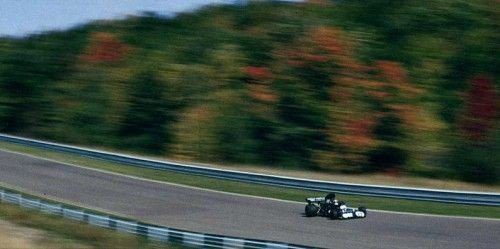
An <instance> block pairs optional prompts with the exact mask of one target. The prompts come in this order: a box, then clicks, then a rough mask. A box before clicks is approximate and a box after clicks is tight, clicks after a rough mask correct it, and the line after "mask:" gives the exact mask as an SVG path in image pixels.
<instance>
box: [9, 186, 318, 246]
mask: <svg viewBox="0 0 500 249" xmlns="http://www.w3.org/2000/svg"><path fill="white" fill-rule="evenodd" d="M0 202H5V203H10V204H14V205H18V206H21V207H24V208H29V209H35V210H38V211H42V212H44V213H48V214H53V215H59V216H63V217H65V218H68V219H72V220H76V221H80V222H85V223H87V224H89V225H93V226H98V227H104V228H108V229H113V230H116V231H119V232H125V233H131V234H136V235H141V236H145V237H147V238H148V239H152V240H157V241H163V242H171V243H176V244H182V245H186V246H189V247H199V248H221V249H232V248H239V249H241V248H243V249H262V248H274V249H280V248H281V249H302V248H311V247H307V246H301V245H293V244H286V243H281V242H275V241H265V240H253V239H245V238H238V237H228V236H223V235H215V234H204V233H196V232H190V231H184V230H179V229H174V228H169V227H164V226H157V225H151V224H146V223H142V222H138V221H134V220H127V219H123V218H119V217H114V216H111V215H107V214H100V213H97V212H94V211H91V210H86V209H77V208H75V207H70V206H66V205H65V204H63V203H56V202H51V201H45V200H41V199H38V198H35V197H31V196H27V195H24V194H22V193H20V192H17V191H12V190H7V189H3V188H1V187H0Z"/></svg>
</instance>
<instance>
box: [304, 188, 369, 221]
mask: <svg viewBox="0 0 500 249" xmlns="http://www.w3.org/2000/svg"><path fill="white" fill-rule="evenodd" d="M306 202H307V205H306V210H305V213H306V216H307V217H313V216H318V215H319V216H325V217H330V218H332V219H355V218H365V217H366V208H364V207H359V208H351V207H347V206H346V204H345V203H344V202H343V201H338V200H336V199H335V194H334V193H330V194H328V195H327V196H326V197H311V198H307V199H306Z"/></svg>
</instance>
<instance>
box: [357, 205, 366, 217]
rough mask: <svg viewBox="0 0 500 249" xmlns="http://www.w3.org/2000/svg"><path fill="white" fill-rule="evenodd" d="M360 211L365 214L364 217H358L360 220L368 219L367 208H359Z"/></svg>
mask: <svg viewBox="0 0 500 249" xmlns="http://www.w3.org/2000/svg"><path fill="white" fill-rule="evenodd" d="M358 211H361V212H363V213H364V214H365V215H364V216H363V217H358V218H365V217H366V208H365V207H359V208H358Z"/></svg>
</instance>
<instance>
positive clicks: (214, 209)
mask: <svg viewBox="0 0 500 249" xmlns="http://www.w3.org/2000/svg"><path fill="white" fill-rule="evenodd" d="M1 183H6V184H9V185H12V186H16V187H18V188H21V189H24V190H26V191H29V192H32V193H37V194H40V195H45V196H46V197H55V198H58V199H62V200H67V201H69V202H72V203H76V204H78V205H81V206H84V207H89V208H96V209H100V210H109V211H112V212H113V213H118V214H123V215H126V216H129V217H134V218H137V219H139V220H142V221H145V222H150V223H154V224H160V225H165V226H169V227H174V228H178V229H185V230H191V231H196V232H203V233H214V234H223V235H229V236H238V237H246V238H252V239H264V240H274V241H281V242H288V243H295V244H301V245H309V246H317V247H325V248H353V249H354V248H355V249H358V248H454V249H455V248H475V249H479V248H498V247H497V246H498V245H500V220H487V219H464V218H449V217H432V216H419V215H404V214H392V213H378V212H370V210H369V207H368V217H367V218H366V219H360V220H348V221H336V220H329V219H327V218H322V217H315V218H306V217H304V216H303V210H304V205H303V204H298V203H290V202H281V201H273V200H267V199H259V198H252V197H244V196H237V195H231V194H221V193H215V192H211V191H204V190H197V189H191V188H185V187H178V186H173V185H169V184H162V183H155V182H150V181H145V180H139V179H134V178H129V177H124V176H119V175H113V174H107V173H102V172H98V171H94V170H87V169H82V168H78V167H73V166H69V165H65V164H59V163H54V162H51V161H45V160H41V159H36V158H32V157H28V156H23V155H19V154H14V153H9V152H3V151H0V184H1Z"/></svg>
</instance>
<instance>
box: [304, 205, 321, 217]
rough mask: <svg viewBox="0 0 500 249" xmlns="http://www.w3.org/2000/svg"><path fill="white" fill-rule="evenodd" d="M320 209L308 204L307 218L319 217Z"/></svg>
mask: <svg viewBox="0 0 500 249" xmlns="http://www.w3.org/2000/svg"><path fill="white" fill-rule="evenodd" d="M318 211H319V207H318V206H316V205H314V204H307V205H306V210H305V212H306V216H307V217H314V216H317V215H318Z"/></svg>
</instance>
